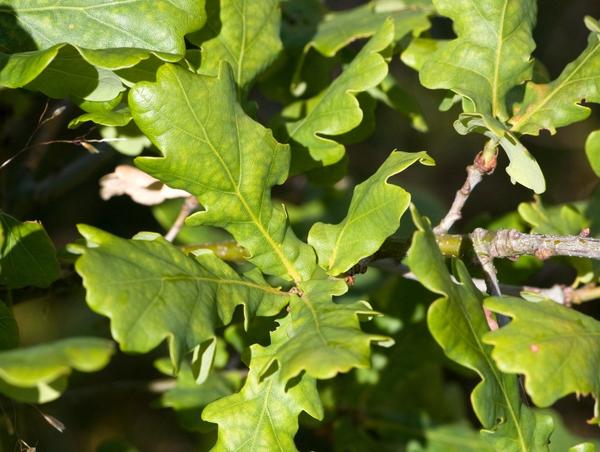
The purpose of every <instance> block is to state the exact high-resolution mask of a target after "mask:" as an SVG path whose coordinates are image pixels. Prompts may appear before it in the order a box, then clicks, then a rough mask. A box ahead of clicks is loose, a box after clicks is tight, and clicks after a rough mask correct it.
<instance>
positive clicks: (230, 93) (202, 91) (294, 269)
mask: <svg viewBox="0 0 600 452" xmlns="http://www.w3.org/2000/svg"><path fill="white" fill-rule="evenodd" d="M130 106H131V109H132V112H133V117H134V119H135V121H136V123H137V124H138V126H139V127H140V129H141V130H142V131H143V132H144V134H145V135H146V136H148V137H149V138H150V139H151V140H152V141H153V142H154V143H155V144H156V145H157V147H158V148H159V149H160V150H161V151H162V153H163V154H164V157H162V158H146V157H144V158H138V159H137V160H136V164H137V165H138V166H139V167H140V168H141V169H143V170H144V171H146V172H148V173H150V174H152V175H153V176H155V177H156V178H158V179H160V180H161V181H163V182H164V183H166V184H167V185H169V186H171V187H174V188H182V189H185V190H187V191H189V192H190V193H192V194H193V195H195V196H197V197H198V199H199V201H200V203H201V204H202V205H203V206H204V207H205V209H206V211H204V212H199V213H197V214H195V215H193V216H192V217H191V218H190V219H189V220H188V223H189V224H206V225H212V226H218V227H222V228H224V229H226V230H227V231H228V232H230V233H231V234H232V235H233V237H234V238H235V239H236V240H237V241H238V242H239V243H240V245H242V246H243V247H244V248H246V249H247V250H248V251H249V253H250V254H251V256H252V257H250V258H249V259H250V261H251V262H253V263H254V264H256V265H257V266H258V267H259V268H260V269H261V270H262V271H263V272H265V273H270V274H275V275H279V276H282V277H285V278H289V279H293V280H295V281H300V280H302V279H307V278H309V277H310V275H312V273H313V271H314V268H315V266H316V264H315V260H316V259H315V255H314V251H313V250H312V248H311V247H309V246H308V245H306V244H305V243H303V242H301V241H300V240H299V239H298V238H297V237H296V236H295V234H294V232H293V231H292V230H291V228H290V227H289V225H288V222H287V218H286V214H285V211H284V210H283V208H282V207H281V206H275V205H273V203H272V201H271V197H270V196H271V193H270V192H271V187H272V186H274V185H277V184H281V183H283V182H284V181H285V179H286V178H287V173H288V167H289V158H290V155H289V148H288V147H287V146H285V145H281V144H279V143H277V141H275V139H274V138H273V136H272V134H271V132H270V131H269V130H268V129H265V128H264V127H262V126H261V125H260V124H258V123H256V122H254V121H253V120H252V119H250V118H249V117H248V116H247V115H246V114H245V113H244V111H243V110H242V108H241V107H240V105H239V104H238V103H237V100H236V88H235V83H234V81H233V76H232V74H231V71H230V70H229V69H228V67H227V66H226V65H223V66H221V71H220V74H219V77H217V78H213V77H206V76H201V75H195V74H192V73H190V72H188V71H186V70H185V69H182V68H179V67H176V66H172V65H165V66H163V67H162V68H161V69H160V70H159V71H158V75H157V82H156V83H140V84H138V85H136V86H135V87H134V88H133V89H132V90H131V95H130Z"/></svg>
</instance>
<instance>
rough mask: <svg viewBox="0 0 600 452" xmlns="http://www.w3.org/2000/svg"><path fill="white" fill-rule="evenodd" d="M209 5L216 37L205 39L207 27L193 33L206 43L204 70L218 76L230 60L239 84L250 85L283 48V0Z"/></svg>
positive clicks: (241, 0)
mask: <svg viewBox="0 0 600 452" xmlns="http://www.w3.org/2000/svg"><path fill="white" fill-rule="evenodd" d="M207 9H208V17H209V20H208V21H207V24H206V29H207V32H208V33H209V34H210V35H214V37H211V38H210V39H208V40H204V39H205V37H206V34H207V32H206V31H204V30H203V31H201V32H199V33H195V34H193V35H191V36H190V37H189V39H190V41H191V42H192V43H194V44H196V45H198V46H199V47H200V46H201V47H202V62H201V66H200V73H202V74H207V75H214V76H216V75H217V74H218V72H219V67H220V65H221V62H222V61H226V62H227V63H229V65H230V66H231V67H232V68H233V73H234V79H235V81H236V83H237V84H238V86H240V88H247V87H248V86H249V85H250V84H251V83H252V82H253V81H254V79H255V78H256V77H257V75H259V74H260V73H261V72H263V71H264V70H265V69H266V68H267V67H268V66H269V65H270V64H271V63H272V62H273V61H274V60H275V58H277V55H278V54H279V53H280V52H281V50H282V48H283V45H282V43H281V40H280V39H279V27H280V22H281V9H280V6H279V0H260V1H253V0H221V2H220V5H218V4H217V3H216V2H208V3H207ZM219 10H220V17H217V14H219ZM213 16H214V17H213ZM219 23H220V25H221V27H220V29H218V28H217V25H218V24H219Z"/></svg>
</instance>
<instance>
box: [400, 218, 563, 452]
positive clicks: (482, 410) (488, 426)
mask: <svg viewBox="0 0 600 452" xmlns="http://www.w3.org/2000/svg"><path fill="white" fill-rule="evenodd" d="M413 219H414V221H415V225H416V226H417V228H418V230H417V231H416V232H415V234H414V235H413V240H412V244H411V247H410V249H409V251H408V255H407V259H406V263H407V264H408V266H409V267H410V269H411V270H412V272H413V273H414V274H415V275H416V277H417V279H418V280H419V281H420V282H421V283H422V284H423V285H424V286H425V287H426V288H428V289H429V290H431V291H433V292H435V293H438V294H440V295H442V298H439V299H438V300H436V301H434V302H433V304H432V305H431V306H430V308H429V311H428V314H427V323H428V325H429V330H430V331H431V334H432V335H433V337H434V338H435V340H436V341H437V342H438V343H439V344H440V346H441V347H442V348H443V349H444V352H445V353H446V355H447V356H448V357H449V358H450V359H452V360H453V361H456V362H458V363H459V364H461V365H463V366H465V367H467V368H469V369H471V370H473V371H475V372H476V373H477V374H478V375H479V376H480V377H481V382H480V383H479V384H478V385H477V386H476V387H475V389H474V390H473V392H472V394H471V402H472V404H473V410H474V411H475V414H476V416H477V418H478V419H479V421H480V422H481V424H482V425H483V427H484V430H483V433H484V434H485V436H486V437H487V438H488V439H489V440H490V441H491V442H492V444H493V445H494V447H495V448H496V449H497V450H503V451H509V450H510V451H513V450H514V451H528V450H547V445H548V438H549V436H550V434H551V433H552V420H551V418H549V417H548V416H544V415H541V414H539V413H537V412H535V411H533V410H531V409H530V408H528V407H527V406H526V405H524V404H523V403H521V400H520V394H519V386H518V381H517V377H515V376H510V375H505V374H502V373H501V372H500V370H499V369H498V368H497V367H496V365H495V364H494V361H493V360H492V357H491V348H490V346H489V345H486V344H485V343H484V342H483V340H482V338H483V336H484V334H485V333H486V332H488V331H489V329H488V326H487V322H486V319H485V316H484V313H483V309H482V300H483V296H482V294H481V293H480V292H479V291H478V290H477V289H476V288H475V286H474V285H473V282H472V279H471V277H470V275H469V274H468V272H467V270H466V268H465V266H464V264H463V263H462V262H461V261H455V268H456V273H457V278H458V282H459V283H458V284H455V283H454V282H453V281H452V278H451V276H450V274H449V272H448V270H447V269H446V266H445V263H444V259H443V257H442V255H441V253H440V250H439V248H438V246H437V244H436V240H435V236H434V235H433V233H432V231H431V226H430V225H429V223H428V221H427V220H425V219H423V218H421V217H419V215H418V213H416V211H413Z"/></svg>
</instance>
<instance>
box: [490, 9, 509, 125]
mask: <svg viewBox="0 0 600 452" xmlns="http://www.w3.org/2000/svg"><path fill="white" fill-rule="evenodd" d="M508 1H509V0H505V1H504V7H503V8H502V14H501V16H500V29H499V30H498V34H497V37H496V39H497V44H496V61H495V64H494V80H493V83H492V114H493V116H495V117H498V109H499V100H498V96H499V95H498V79H499V78H500V59H501V57H502V46H503V44H504V22H505V20H506V10H507V9H508Z"/></svg>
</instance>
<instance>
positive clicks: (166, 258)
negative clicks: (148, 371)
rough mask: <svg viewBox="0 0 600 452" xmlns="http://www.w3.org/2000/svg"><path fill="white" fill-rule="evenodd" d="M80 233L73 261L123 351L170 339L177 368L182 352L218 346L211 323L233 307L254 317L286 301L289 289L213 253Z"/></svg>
mask: <svg viewBox="0 0 600 452" xmlns="http://www.w3.org/2000/svg"><path fill="white" fill-rule="evenodd" d="M79 231H80V232H81V234H82V235H83V236H84V237H85V238H86V239H87V241H88V248H86V249H84V253H83V256H81V257H80V258H79V260H78V261H77V264H76V269H77V272H78V273H79V274H80V275H81V277H82V278H83V284H84V286H85V288H86V289H87V303H88V305H89V306H90V307H91V308H92V309H93V310H94V311H96V312H98V313H99V314H102V315H105V316H107V317H109V318H110V319H111V331H112V335H113V337H114V339H115V340H116V341H117V342H118V343H119V345H120V346H121V348H122V349H123V350H124V351H128V352H139V353H144V352H148V351H150V350H151V349H153V348H155V347H156V346H157V345H158V344H160V343H161V342H162V341H163V340H164V339H168V342H169V349H170V354H171V360H172V362H173V366H174V368H176V369H178V368H179V364H180V362H181V359H182V356H183V354H184V353H187V352H189V351H191V350H194V352H195V353H196V354H197V353H198V352H203V351H207V353H212V352H214V348H212V349H211V347H210V344H213V343H214V341H215V334H214V329H215V328H216V327H217V326H220V325H221V324H227V323H229V322H230V321H231V317H232V315H233V311H234V310H235V308H236V306H238V305H243V306H244V312H245V315H246V319H249V318H251V317H253V316H255V315H263V316H266V315H274V314H276V313H278V312H279V311H280V310H281V309H282V308H283V306H285V304H287V303H288V302H289V295H288V294H287V293H285V292H280V291H279V290H277V289H275V288H272V287H271V286H269V285H267V283H266V282H264V280H261V279H259V278H257V277H256V276H254V277H253V278H249V277H242V276H240V275H238V274H237V273H236V272H235V271H234V270H233V269H232V268H231V267H229V266H228V265H227V264H225V263H224V262H222V261H221V260H220V259H218V258H217V257H216V256H215V255H214V254H212V253H211V252H205V253H202V254H199V255H197V256H186V255H185V254H184V253H183V252H182V251H181V250H179V249H178V248H177V247H175V246H173V245H172V244H170V243H169V242H167V241H166V240H164V239H163V238H161V237H159V238H155V239H154V240H146V239H143V238H140V239H133V240H125V239H121V238H118V237H115V236H113V235H111V234H109V233H107V232H103V231H101V230H99V229H95V228H92V227H90V226H79ZM207 343H208V344H209V346H207V345H206V344H207ZM204 347H208V348H204ZM201 370H202V369H201Z"/></svg>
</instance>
